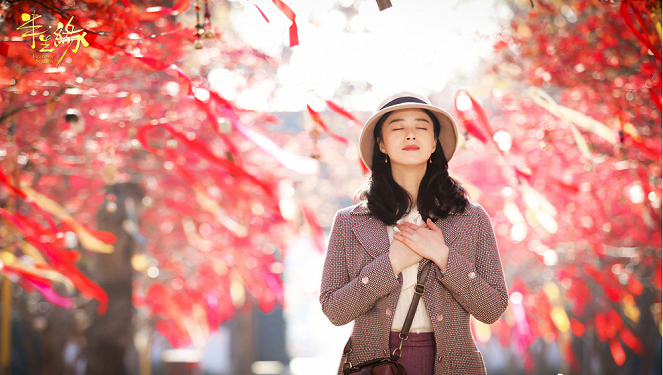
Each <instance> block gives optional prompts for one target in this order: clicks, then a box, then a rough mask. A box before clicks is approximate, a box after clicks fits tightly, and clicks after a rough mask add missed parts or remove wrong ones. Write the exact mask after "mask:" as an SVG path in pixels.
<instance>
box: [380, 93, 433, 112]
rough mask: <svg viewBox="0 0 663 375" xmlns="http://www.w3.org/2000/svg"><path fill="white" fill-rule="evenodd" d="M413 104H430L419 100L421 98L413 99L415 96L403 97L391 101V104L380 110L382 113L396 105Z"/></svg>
mask: <svg viewBox="0 0 663 375" xmlns="http://www.w3.org/2000/svg"><path fill="white" fill-rule="evenodd" d="M412 102H414V103H421V104H428V103H426V102H425V101H423V100H421V99H419V98H415V97H413V96H402V97H400V98H396V99H394V100H392V101H390V102H389V103H387V104H385V105H383V106H382V108H380V111H381V110H383V109H385V108H387V107H391V106H394V105H396V104H402V103H412Z"/></svg>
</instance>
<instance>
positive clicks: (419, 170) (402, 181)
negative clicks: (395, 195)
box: [391, 164, 426, 207]
mask: <svg viewBox="0 0 663 375" xmlns="http://www.w3.org/2000/svg"><path fill="white" fill-rule="evenodd" d="M391 174H392V176H393V177H394V181H396V183H397V184H398V185H400V187H402V188H403V189H405V191H407V192H408V194H410V197H412V202H413V204H414V206H415V207H416V205H417V193H418V192H419V184H420V183H421V179H422V178H423V177H424V175H425V174H426V165H425V164H423V165H421V166H415V167H413V166H410V165H408V166H401V165H398V164H392V165H391Z"/></svg>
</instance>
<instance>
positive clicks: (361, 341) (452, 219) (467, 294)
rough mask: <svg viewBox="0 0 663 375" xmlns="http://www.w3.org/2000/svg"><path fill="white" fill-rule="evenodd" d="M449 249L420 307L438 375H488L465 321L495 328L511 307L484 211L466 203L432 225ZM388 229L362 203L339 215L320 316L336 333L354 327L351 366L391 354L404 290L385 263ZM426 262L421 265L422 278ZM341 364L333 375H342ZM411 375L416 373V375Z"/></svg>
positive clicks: (329, 251)
mask: <svg viewBox="0 0 663 375" xmlns="http://www.w3.org/2000/svg"><path fill="white" fill-rule="evenodd" d="M435 224H436V225H437V226H438V227H439V228H440V229H441V230H442V234H443V235H444V241H445V243H446V245H447V246H448V247H449V258H448V263H447V269H446V271H445V272H444V274H443V273H442V272H441V271H440V269H439V267H437V265H436V264H435V263H433V264H431V272H430V273H429V275H428V278H427V280H426V283H425V286H426V290H425V292H424V295H423V300H424V303H425V306H426V309H427V310H428V313H429V315H430V318H431V321H432V323H433V330H434V333H435V341H436V355H435V375H443V374H444V375H451V374H453V375H457V374H472V375H477V374H485V373H486V370H485V366H484V363H483V358H482V356H481V353H480V352H479V351H478V350H477V347H476V345H475V343H474V339H473V337H472V332H471V330H470V314H471V315H473V316H474V317H475V318H476V319H477V320H479V321H481V322H483V323H487V324H490V323H493V322H495V321H496V320H497V319H499V317H500V316H501V315H502V313H503V312H504V311H505V310H506V308H507V305H508V303H509V302H508V292H507V286H506V283H505V281H504V272H503V270H502V262H501V260H500V256H499V252H498V248H497V243H496V241H495V233H494V231H493V227H492V225H491V222H490V217H489V216H488V213H487V212H486V210H485V209H484V208H483V207H482V206H481V205H480V204H478V203H473V202H472V203H470V204H469V205H468V207H467V209H466V210H465V211H464V212H461V213H456V214H451V215H449V216H448V217H447V218H445V219H442V220H437V222H436V223H435ZM389 247H390V243H389V237H388V234H387V227H386V224H384V223H383V222H382V221H381V220H379V219H378V218H376V217H374V216H373V215H372V214H371V212H370V211H369V209H368V207H367V206H366V201H362V202H360V203H358V204H356V205H354V206H350V207H346V208H343V209H341V210H339V211H337V212H336V215H335V217H334V223H333V225H332V228H331V234H330V237H329V245H328V248H327V255H326V258H325V264H324V269H323V274H322V283H321V287H320V303H321V305H322V311H323V312H324V313H325V315H327V317H328V318H329V320H330V321H331V322H332V323H333V324H334V325H337V326H341V325H345V324H347V323H350V322H351V321H353V320H354V321H355V324H354V327H353V331H352V344H353V350H352V352H351V353H350V355H349V359H350V362H351V363H353V364H357V363H360V362H363V361H366V360H369V359H373V358H376V357H385V356H388V354H389V334H390V330H391V323H392V320H393V315H394V314H393V313H394V311H395V309H396V303H397V302H398V297H399V294H400V291H401V286H402V284H403V275H402V274H399V275H398V278H396V277H395V276H394V271H393V268H392V266H391V262H390V261H389V252H388V250H389ZM426 262H431V261H430V260H429V259H425V258H424V259H422V260H421V262H419V273H420V272H421V269H422V268H423V266H424V265H425V264H426ZM342 368H343V358H341V363H340V365H339V368H338V374H343V370H342ZM413 375H416V374H413Z"/></svg>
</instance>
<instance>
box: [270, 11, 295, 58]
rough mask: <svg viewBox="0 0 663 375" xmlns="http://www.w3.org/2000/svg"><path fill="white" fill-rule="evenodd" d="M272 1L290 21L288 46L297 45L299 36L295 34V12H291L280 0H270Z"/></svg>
mask: <svg viewBox="0 0 663 375" xmlns="http://www.w3.org/2000/svg"><path fill="white" fill-rule="evenodd" d="M272 2H273V3H274V5H276V7H277V8H279V10H280V11H281V12H283V14H285V16H286V17H288V19H289V20H290V21H292V25H290V47H294V46H296V45H298V44H299V37H298V36H297V22H295V12H293V11H292V9H290V7H289V6H287V5H285V4H284V3H283V1H281V0H272Z"/></svg>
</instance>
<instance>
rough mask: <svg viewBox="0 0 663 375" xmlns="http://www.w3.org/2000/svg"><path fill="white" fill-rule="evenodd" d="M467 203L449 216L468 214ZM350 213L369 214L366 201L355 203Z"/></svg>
mask: <svg viewBox="0 0 663 375" xmlns="http://www.w3.org/2000/svg"><path fill="white" fill-rule="evenodd" d="M469 207H470V206H469V205H468V206H467V207H466V208H465V211H463V212H459V213H451V214H450V216H455V215H460V216H467V215H469V214H470V212H469ZM350 214H352V215H370V214H371V211H370V210H369V209H368V202H367V201H365V200H364V201H361V202H359V203H357V204H356V205H355V207H354V208H353V209H352V210H350Z"/></svg>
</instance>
